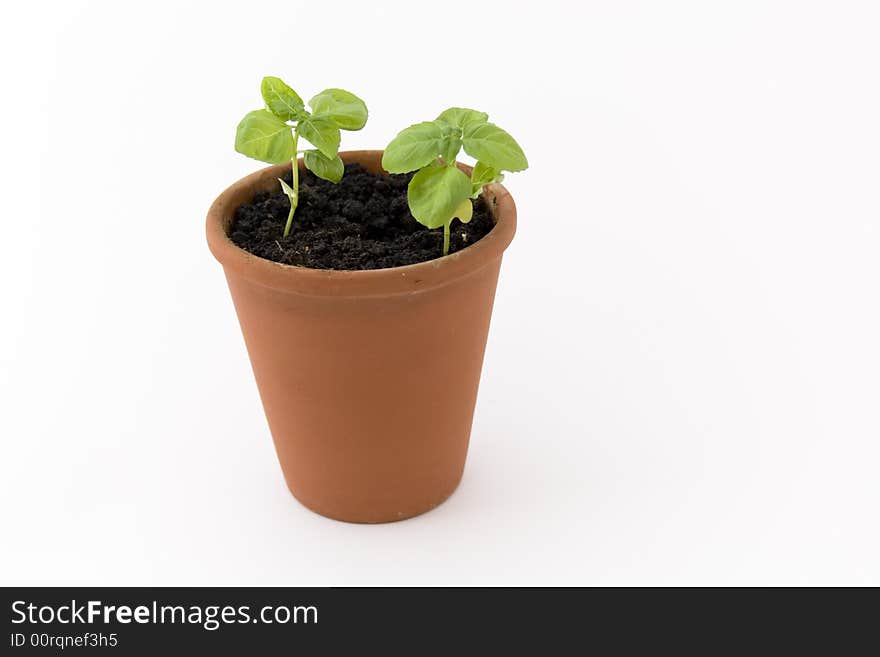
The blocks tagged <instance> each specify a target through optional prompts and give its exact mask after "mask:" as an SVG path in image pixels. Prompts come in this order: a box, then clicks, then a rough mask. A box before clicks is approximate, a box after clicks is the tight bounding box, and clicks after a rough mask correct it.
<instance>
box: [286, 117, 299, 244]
mask: <svg viewBox="0 0 880 657" xmlns="http://www.w3.org/2000/svg"><path fill="white" fill-rule="evenodd" d="M297 142H299V132H298V131H296V130H294V131H293V151H294V153H293V158H292V159H291V167H290V168H291V169H292V171H293V173H292V175H293V184H292V185H291V188H292V189H293V196H291V197H290V213H289V214H288V215H287V223H286V224H285V226H284V237H287V236H288V235H290V227H291V226H293V213H294V212H296V206H297V205H298V204H299V163H298V161H297V159H296V154H297V150H296V146H297Z"/></svg>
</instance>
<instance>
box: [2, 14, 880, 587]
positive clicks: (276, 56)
mask: <svg viewBox="0 0 880 657" xmlns="http://www.w3.org/2000/svg"><path fill="white" fill-rule="evenodd" d="M492 4H493V5H494V6H492V5H490V3H480V2H472V1H470V2H461V3H457V2H451V1H449V0H444V1H443V2H442V3H439V4H432V3H419V2H413V1H411V0H410V1H407V2H402V3H397V4H392V3H385V2H382V3H373V2H352V3H335V2H334V3H330V2H315V1H312V2H309V3H298V2H293V1H291V0H288V1H285V2H278V3H266V2H262V3H261V2H235V3H220V2H212V3H204V4H201V5H199V4H196V3H182V2H179V1H175V2H163V3H157V2H150V3H121V2H106V3H98V2H57V3H7V4H5V5H4V6H3V9H2V12H3V13H2V20H0V32H2V33H0V56H2V57H0V67H2V79H3V101H2V106H0V113H2V117H0V118H2V123H0V125H2V131H3V157H2V160H0V166H2V170H0V180H2V181H3V194H2V199H3V209H2V223H0V239H2V257H0V289H2V306H0V307H2V310H0V314H2V321H0V404H2V413H0V436H2V454H0V514H2V515H0V523H2V524H0V527H2V529H0V533H2V541H0V551H2V559H0V583H2V584H6V585H11V584H33V585H35V584H94V585H98V584H111V585H123V584H141V585H149V584H169V585H170V584H180V585H195V584H205V585H224V584H259V585H263V584H266V585H269V584H276V585H346V584H347V585H360V584H389V585H390V584H441V585H445V584H479V585H482V584H561V585H567V584H583V585H588V584H874V585H878V584H880V559H878V554H880V529H878V513H880V512H878V507H880V482H878V466H880V346H878V345H880V310H878V306H880V292H878V288H880V185H878V183H880V73H878V63H880V38H878V34H880V14H878V9H877V5H876V3H872V2H864V3H849V2H826V3H817V2H788V3H786V2H724V3H722V2H713V3H707V2H691V3H684V2H674V3H673V2H667V3H655V2H642V3H635V2H610V1H609V2H602V3H592V2H584V3H578V2H571V1H570V0H566V1H565V2H548V1H546V0H542V1H541V2H527V3H526V2H523V3H514V2H497V3H492ZM267 74H271V75H277V76H281V77H283V78H285V79H286V80H288V81H289V82H290V83H291V84H292V85H293V86H294V87H295V88H296V89H298V90H299V91H300V93H301V94H302V95H303V96H305V97H309V96H311V95H312V94H314V93H316V92H317V91H319V90H320V89H323V88H324V87H329V86H339V87H343V88H346V89H350V90H352V91H354V92H356V93H358V94H359V95H361V96H362V97H363V98H364V99H365V100H366V102H367V104H368V106H369V108H370V110H371V115H370V120H369V122H368V124H367V127H366V128H365V129H364V130H363V131H362V132H359V133H345V135H344V138H343V147H344V148H346V147H347V148H369V147H378V148H381V147H382V146H384V144H386V143H387V142H388V141H389V140H390V139H391V138H392V137H393V136H394V134H396V132H397V131H398V130H400V129H401V128H403V127H405V126H406V125H409V124H410V123H414V122H417V121H420V120H425V119H430V118H432V117H433V116H435V115H436V114H437V113H438V112H439V111H440V110H442V109H444V108H445V107H447V106H450V105H463V106H469V107H475V108H478V109H482V110H486V111H488V112H489V113H490V114H491V116H492V119H493V120H494V121H496V122H497V123H498V124H499V125H501V126H502V127H504V128H506V129H507V130H509V131H510V132H511V133H512V134H513V135H514V136H515V137H516V138H517V139H518V141H519V142H520V143H521V144H522V146H523V148H524V149H525V151H526V153H527V154H528V156H529V160H530V163H531V168H530V169H529V170H528V171H527V172H524V173H521V174H512V175H510V176H508V183H509V185H508V187H509V189H510V190H511V191H512V192H513V194H514V196H515V198H516V202H517V205H518V207H519V217H520V229H519V233H518V235H517V238H516V240H515V241H514V243H513V245H512V246H511V248H510V250H509V252H508V255H507V257H506V258H505V262H504V267H503V271H502V280H501V282H500V287H499V290H498V297H497V302H496V308H495V314H494V318H493V326H492V331H491V334H490V338H489V346H488V350H487V353H486V361H485V367H484V375H483V379H482V386H481V391H480V398H479V402H478V405H477V411H476V418H475V422H474V429H473V435H472V441H471V450H470V455H469V460H468V466H467V469H466V472H465V478H464V480H463V482H462V484H461V487H460V488H459V490H458V492H457V493H456V494H455V495H454V496H453V497H452V498H451V499H450V500H449V501H448V502H447V503H446V504H444V505H442V506H441V507H439V508H438V509H436V510H435V511H432V512H431V513H428V514H426V515H423V516H421V517H418V518H416V519H413V520H409V521H405V522H401V523H397V524H391V525H384V526H358V525H350V524H344V523H339V522H335V521H331V520H327V519H324V518H322V517H320V516H317V515H315V514H313V513H311V512H310V511H307V510H306V509H304V508H303V507H302V506H300V505H299V504H298V503H297V502H296V501H295V500H293V498H292V497H291V496H290V495H289V493H288V492H287V489H286V488H285V486H284V483H283V481H282V478H281V474H280V470H279V468H278V465H277V461H276V459H275V455H274V451H273V448H272V445H271V441H270V437H269V433H268V429H267V427H266V423H265V420H264V417H263V414H262V409H261V407H260V402H259V399H258V396H257V391H256V387H255V385H254V382H253V378H252V376H251V372H250V367H249V363H248V360H247V357H246V353H245V349H244V344H243V341H242V338H241V335H240V332H239V328H238V324H237V321H236V318H235V314H234V311H233V308H232V303H231V301H230V298H229V296H228V292H227V290H226V285H225V281H224V279H223V276H222V273H221V268H220V266H219V264H217V263H216V262H215V261H214V260H213V258H212V257H211V255H210V254H209V252H208V249H207V247H206V245H205V241H204V234H203V222H204V216H205V212H206V210H207V208H208V206H209V205H210V203H211V201H212V200H213V199H214V197H215V196H216V195H217V194H218V193H219V192H220V191H221V190H222V189H223V188H225V187H226V186H227V185H228V184H230V183H231V182H233V181H234V180H236V179H237V178H239V177H241V176H242V175H244V174H246V173H248V172H250V171H252V170H255V169H256V168H258V167H259V166H261V165H260V164H259V163H256V162H254V161H251V160H248V159H246V158H244V157H243V156H240V155H238V154H237V153H235V152H234V151H233V147H232V143H233V135H234V130H235V126H236V123H237V122H238V120H239V119H240V118H241V116H242V115H243V114H244V113H245V112H246V111H248V110H250V109H254V108H257V107H259V106H260V104H261V102H260V97H259V81H260V78H261V77H262V76H263V75H267Z"/></svg>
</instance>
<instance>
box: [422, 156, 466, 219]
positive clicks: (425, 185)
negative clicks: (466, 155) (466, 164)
mask: <svg viewBox="0 0 880 657" xmlns="http://www.w3.org/2000/svg"><path fill="white" fill-rule="evenodd" d="M470 194H471V181H470V180H469V179H468V177H467V175H466V174H465V173H464V172H463V171H461V170H460V169H459V168H458V167H455V166H432V167H426V168H424V169H422V170H421V171H419V172H418V173H417V174H416V175H414V176H413V179H412V180H410V181H409V189H408V194H407V200H408V201H409V210H410V212H412V215H413V216H414V217H415V218H416V219H417V220H418V222H419V223H420V224H422V225H424V226H427V227H428V228H439V227H440V226H443V225H445V224H448V223H449V222H450V221H452V219H453V217H455V214H456V212H457V211H458V209H459V208H460V207H461V204H462V202H464V201H468V202H469V198H468V197H469V196H470Z"/></svg>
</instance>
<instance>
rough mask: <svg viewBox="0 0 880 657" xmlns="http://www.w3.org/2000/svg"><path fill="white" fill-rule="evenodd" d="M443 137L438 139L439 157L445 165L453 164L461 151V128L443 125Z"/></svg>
mask: <svg viewBox="0 0 880 657" xmlns="http://www.w3.org/2000/svg"><path fill="white" fill-rule="evenodd" d="M442 132H443V136H442V137H441V138H440V157H442V158H443V161H444V162H445V163H446V164H455V158H456V157H457V156H458V152H459V151H460V150H461V128H456V127H455V126H451V125H446V124H444V125H443V127H442Z"/></svg>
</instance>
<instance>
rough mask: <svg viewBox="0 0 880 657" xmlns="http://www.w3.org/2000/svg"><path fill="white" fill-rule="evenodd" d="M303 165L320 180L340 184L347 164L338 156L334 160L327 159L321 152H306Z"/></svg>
mask: <svg viewBox="0 0 880 657" xmlns="http://www.w3.org/2000/svg"><path fill="white" fill-rule="evenodd" d="M303 163H304V164H305V165H306V169H308V170H309V171H311V172H312V173H314V174H315V175H316V176H318V178H323V179H324V180H329V181H330V182H335V183H338V182H339V181H340V180H342V174H343V173H345V164H344V163H343V162H342V158H340V157H339V156H338V155H337V156H336V157H334V158H332V159H331V158H328V157H326V156H325V155H324V154H323V153H322V152H321V151H306V152H305V155H303Z"/></svg>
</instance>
